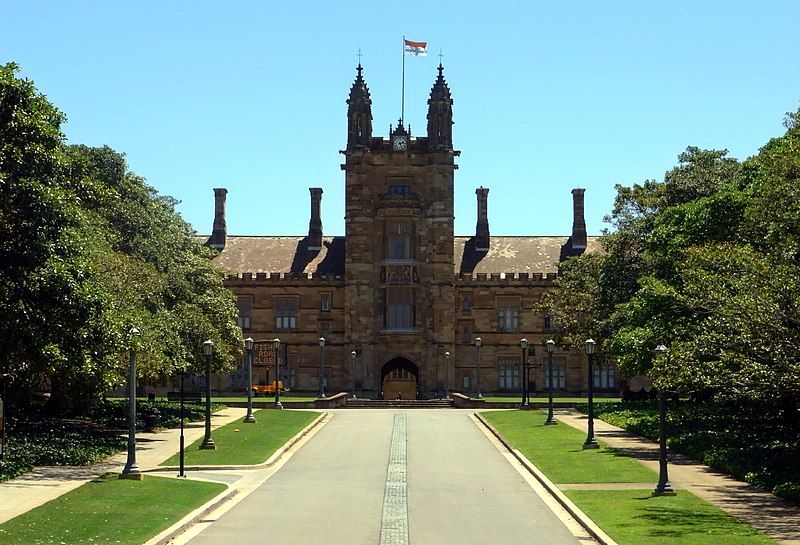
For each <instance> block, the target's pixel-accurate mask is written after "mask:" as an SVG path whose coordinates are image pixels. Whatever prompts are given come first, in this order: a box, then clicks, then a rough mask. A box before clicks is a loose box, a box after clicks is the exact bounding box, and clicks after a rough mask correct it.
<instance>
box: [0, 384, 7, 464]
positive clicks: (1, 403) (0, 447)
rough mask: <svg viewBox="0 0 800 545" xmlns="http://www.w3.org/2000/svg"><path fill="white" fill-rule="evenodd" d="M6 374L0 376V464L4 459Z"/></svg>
mask: <svg viewBox="0 0 800 545" xmlns="http://www.w3.org/2000/svg"><path fill="white" fill-rule="evenodd" d="M8 377H9V375H8V373H2V374H0V380H2V381H3V397H2V398H0V462H2V461H3V460H4V459H5V441H6V405H7V399H8V396H7V395H6V392H7V389H6V383H7V382H8Z"/></svg>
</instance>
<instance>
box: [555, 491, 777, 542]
mask: <svg viewBox="0 0 800 545" xmlns="http://www.w3.org/2000/svg"><path fill="white" fill-rule="evenodd" d="M650 492H651V490H566V491H565V492H564V493H565V494H566V495H567V496H568V497H569V498H570V499H571V500H572V501H573V502H575V504H576V505H577V506H578V507H579V508H580V509H581V510H582V511H583V512H584V513H586V514H587V515H588V516H589V518H591V519H592V520H593V521H595V522H596V523H597V525H598V526H600V528H602V529H603V531H605V532H606V533H607V534H608V535H609V536H611V537H612V538H613V539H614V540H615V541H616V542H617V543H619V544H620V545H662V544H663V545H707V544H709V543H715V542H716V543H720V544H724V545H757V544H766V543H775V542H774V541H773V540H772V539H770V538H768V537H766V536H764V535H762V534H760V533H758V531H757V530H755V529H754V528H752V527H750V526H748V525H747V524H743V523H741V522H739V521H738V520H736V519H735V518H733V517H731V516H730V515H728V514H726V513H724V512H722V511H721V510H719V509H717V508H716V507H714V506H713V505H711V504H709V503H706V502H704V501H703V500H701V499H700V498H698V497H697V496H694V495H693V494H690V493H689V492H686V491H683V490H681V491H679V492H678V495H677V496H671V497H670V496H662V497H658V498H653V497H651V496H650Z"/></svg>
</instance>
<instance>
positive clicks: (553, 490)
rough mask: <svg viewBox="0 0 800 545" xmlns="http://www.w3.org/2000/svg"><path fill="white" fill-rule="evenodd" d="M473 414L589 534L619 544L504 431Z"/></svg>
mask: <svg viewBox="0 0 800 545" xmlns="http://www.w3.org/2000/svg"><path fill="white" fill-rule="evenodd" d="M472 414H473V415H474V416H475V418H477V419H478V421H479V422H480V423H481V424H483V425H484V426H486V429H488V430H489V431H490V432H492V435H494V436H495V437H497V440H498V441H500V442H501V443H502V444H503V446H504V447H506V448H507V449H508V451H509V452H510V453H511V454H512V455H513V456H514V458H516V459H517V460H518V461H519V463H521V464H522V466H523V467H524V468H525V469H526V470H528V472H529V473H530V474H531V475H533V476H534V477H535V478H536V480H537V481H539V482H540V483H541V484H542V486H544V487H545V488H546V489H547V491H548V492H549V493H550V495H551V496H553V497H554V498H555V499H556V501H557V502H558V503H559V504H561V506H562V507H563V508H564V509H566V510H567V512H568V513H569V514H570V515H572V517H573V518H574V519H575V520H576V521H578V524H580V525H581V526H582V527H583V528H584V529H585V530H586V531H587V532H589V534H590V535H591V536H592V537H593V538H595V539H596V540H597V542H598V543H601V544H602V545H618V544H617V542H616V541H614V540H613V539H611V537H610V536H609V535H608V534H606V533H605V532H604V531H603V530H602V529H600V527H599V526H597V524H596V523H595V522H594V521H593V520H592V519H590V518H589V517H588V516H586V513H584V512H583V511H581V510H580V509H579V508H578V506H577V505H575V504H574V503H572V500H570V499H569V498H568V497H567V496H566V495H564V493H563V492H562V491H561V490H560V489H559V488H558V487H557V486H556V485H554V484H553V482H552V481H551V480H550V479H548V478H547V477H546V476H545V474H544V473H542V472H541V470H540V469H539V468H537V467H536V466H535V465H534V464H533V463H532V462H531V461H530V460H528V458H527V457H526V456H525V455H524V454H522V453H521V452H520V451H519V450H517V449H516V448H514V446H513V445H512V444H511V443H509V441H508V440H507V439H506V438H505V437H503V434H502V433H500V432H499V431H497V430H496V429H495V427H494V426H492V425H491V424H490V423H489V422H488V421H487V420H486V419H485V418H484V417H483V416H481V415H480V414H479V413H472Z"/></svg>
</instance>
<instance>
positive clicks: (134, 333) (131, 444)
mask: <svg viewBox="0 0 800 545" xmlns="http://www.w3.org/2000/svg"><path fill="white" fill-rule="evenodd" d="M141 336H142V332H141V331H139V329H138V328H136V327H132V328H131V330H130V339H131V347H130V351H129V353H130V366H129V368H128V371H129V373H130V374H129V375H128V386H129V388H130V390H129V394H128V459H127V461H126V462H125V467H124V468H123V470H122V475H120V479H134V480H137V481H141V480H142V477H143V475H142V472H141V471H140V470H139V466H138V465H136V340H137V339H138V338H139V337H141ZM4 393H5V392H4ZM3 397H4V398H5V395H4V396H3Z"/></svg>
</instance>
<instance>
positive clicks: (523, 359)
mask: <svg viewBox="0 0 800 545" xmlns="http://www.w3.org/2000/svg"><path fill="white" fill-rule="evenodd" d="M519 347H520V349H521V350H522V354H521V356H520V363H521V365H520V371H521V372H520V375H521V380H522V401H521V403H520V404H519V408H520V409H525V408H527V407H528V361H527V360H528V339H526V338H522V339H521V340H520V341H519Z"/></svg>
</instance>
